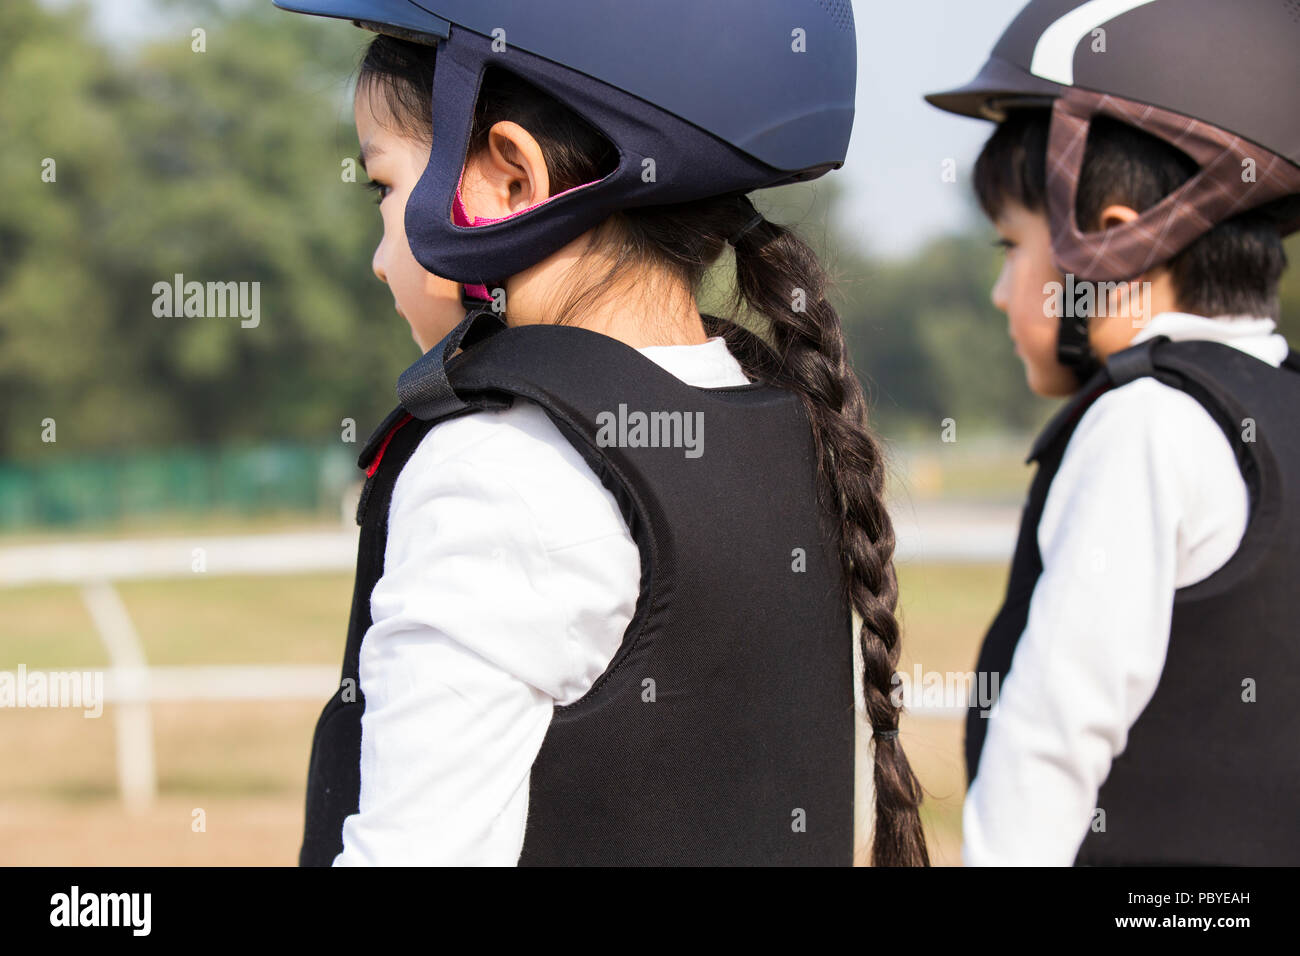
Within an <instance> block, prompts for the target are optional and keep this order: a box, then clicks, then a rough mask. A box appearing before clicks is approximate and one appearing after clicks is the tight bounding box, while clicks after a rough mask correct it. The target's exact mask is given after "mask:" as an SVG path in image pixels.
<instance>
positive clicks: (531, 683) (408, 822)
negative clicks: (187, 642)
mask: <svg viewBox="0 0 1300 956" xmlns="http://www.w3.org/2000/svg"><path fill="white" fill-rule="evenodd" d="M418 454H419V452H418V451H417V455H418ZM419 464H420V463H419V462H417V461H416V459H415V458H414V457H413V458H412V460H411V462H408V465H407V468H406V469H404V470H403V475H402V476H401V477H400V478H399V489H397V490H396V491H395V493H394V498H393V504H392V508H391V511H390V515H389V535H390V537H389V544H388V548H387V553H386V557H385V570H384V573H383V575H382V577H381V578H380V580H379V581H378V582H377V584H376V586H375V588H374V591H373V592H372V595H371V612H372V618H373V624H372V626H371V627H370V628H369V629H368V631H367V632H366V635H365V638H364V640H363V642H362V645H361V651H360V672H359V676H360V684H361V689H362V691H363V693H364V696H365V712H364V714H363V716H362V722H361V734H362V737H361V792H360V806H359V811H358V813H356V814H353V815H351V816H349V817H348V818H347V819H346V820H345V822H344V826H343V850H342V852H341V853H340V854H339V855H338V856H337V857H336V858H335V860H334V864H335V865H336V866H348V865H514V864H516V863H517V862H518V858H519V854H520V851H521V849H522V846H523V837H524V825H525V821H526V818H527V811H528V780H529V774H530V770H531V767H532V764H533V761H534V760H535V759H536V757H537V754H538V751H539V750H540V748H541V745H542V741H543V739H544V738H545V736H546V732H547V729H548V727H549V724H550V719H551V715H552V712H553V708H554V705H555V702H556V700H557V699H558V700H568V699H572V698H574V697H576V696H578V695H580V694H581V692H583V691H584V690H585V689H586V687H588V686H589V685H590V683H591V680H592V679H593V678H594V676H596V675H598V674H599V673H600V672H601V671H602V670H603V669H604V667H605V665H606V663H607V662H608V660H609V657H610V656H612V654H613V651H614V649H616V647H617V640H616V638H615V639H611V638H608V637H607V636H606V635H610V634H615V635H618V636H621V634H622V630H623V628H625V627H626V623H627V621H628V620H630V618H631V614H632V611H633V608H634V605H635V597H636V582H637V576H638V571H637V569H638V568H639V564H638V557H637V555H636V549H635V545H634V544H632V542H631V539H630V536H628V535H627V534H626V532H623V533H618V534H605V535H602V536H600V537H596V538H592V539H588V540H584V541H580V542H576V543H573V544H570V545H568V546H566V547H563V548H556V547H554V546H553V545H554V543H553V542H552V543H551V546H548V544H547V543H544V542H543V540H542V537H541V535H540V534H539V531H538V521H537V515H536V513H535V508H536V503H535V502H528V501H525V499H524V498H523V497H522V496H521V495H520V493H519V490H518V488H517V487H516V486H515V485H514V484H512V483H511V482H510V481H507V480H505V479H504V478H503V477H502V476H500V475H498V474H493V473H492V471H491V470H489V469H485V468H484V467H483V465H482V464H481V463H479V464H476V463H475V462H473V461H472V460H452V461H445V462H438V463H437V464H436V467H432V468H430V467H423V468H420V467H418V466H419ZM413 465H415V466H417V468H416V472H415V473H414V474H412V475H411V476H410V480H409V481H403V480H402V479H406V478H407V477H408V476H407V471H408V470H410V469H411V468H412V466H413ZM522 473H524V474H526V473H527V469H526V468H524V469H523V470H522ZM585 480H586V479H585V478H583V477H582V476H577V475H575V476H573V478H572V481H577V482H582V481H585ZM397 491H400V492H401V494H398V493H397ZM564 500H565V501H568V503H569V504H570V505H572V499H571V498H567V499H564ZM552 503H553V504H555V505H556V506H557V507H558V506H560V505H561V504H562V502H561V501H560V500H556V501H554V502H552ZM629 588H630V589H631V595H630V598H629V596H628V593H627V592H628V590H629ZM624 613H626V617H623V616H622V615H623V614H624ZM594 621H599V622H601V626H600V627H596V626H593V623H592V622H594ZM620 621H621V622H622V627H620V626H619V622H620ZM602 636H603V637H602ZM597 637H602V639H603V640H604V641H605V646H604V647H601V646H598V645H599V641H597V640H596V638H597ZM611 642H612V644H613V646H612V647H610V646H609V644H610V643H611Z"/></svg>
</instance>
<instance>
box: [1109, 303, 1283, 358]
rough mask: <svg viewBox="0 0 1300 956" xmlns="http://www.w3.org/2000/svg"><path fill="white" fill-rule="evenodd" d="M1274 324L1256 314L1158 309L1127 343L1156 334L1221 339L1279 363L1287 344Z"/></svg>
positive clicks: (1177, 337) (1131, 343)
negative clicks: (1221, 313)
mask: <svg viewBox="0 0 1300 956" xmlns="http://www.w3.org/2000/svg"><path fill="white" fill-rule="evenodd" d="M1276 329H1277V323H1276V322H1274V321H1273V320H1272V319H1270V318H1265V317H1263V316H1256V315H1222V316H1215V317H1214V318H1209V317H1207V316H1204V315H1194V314H1192V313H1190V312H1161V313H1159V314H1158V315H1154V316H1152V317H1151V320H1150V321H1149V322H1147V324H1146V325H1145V326H1143V328H1142V329H1141V330H1140V331H1139V332H1138V333H1137V334H1136V335H1134V336H1133V338H1132V340H1131V341H1130V342H1129V344H1130V345H1138V344H1139V343H1141V342H1145V341H1146V340H1147V339H1150V338H1153V337H1155V336H1157V335H1167V336H1168V337H1169V338H1170V339H1172V340H1173V341H1175V342H1178V341H1183V340H1186V339H1201V340H1207V341H1210V342H1221V343H1223V344H1224V345H1231V346H1232V347H1233V348H1237V349H1240V350H1241V351H1243V352H1246V353H1247V354H1249V355H1253V356H1254V357H1255V358H1257V359H1259V360H1261V361H1263V362H1268V363H1269V364H1270V365H1274V366H1277V365H1281V364H1282V362H1283V361H1284V360H1285V359H1286V357H1287V353H1288V352H1289V351H1290V346H1289V345H1288V344H1287V340H1286V338H1285V336H1283V335H1281V334H1279V333H1278V332H1277V331H1276Z"/></svg>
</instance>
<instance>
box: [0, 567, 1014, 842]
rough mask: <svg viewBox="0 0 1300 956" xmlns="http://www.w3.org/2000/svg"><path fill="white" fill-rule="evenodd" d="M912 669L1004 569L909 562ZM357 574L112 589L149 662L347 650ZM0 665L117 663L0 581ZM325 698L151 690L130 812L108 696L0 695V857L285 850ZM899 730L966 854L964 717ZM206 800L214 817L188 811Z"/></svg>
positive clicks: (51, 608)
mask: <svg viewBox="0 0 1300 956" xmlns="http://www.w3.org/2000/svg"><path fill="white" fill-rule="evenodd" d="M900 579H901V588H902V598H903V613H902V621H903V627H904V635H905V637H904V639H905V647H906V650H905V652H904V655H903V660H902V665H901V666H902V669H904V670H907V671H910V670H911V668H912V667H913V666H914V664H917V663H919V664H920V665H921V667H922V668H923V669H924V670H938V671H966V670H969V669H970V668H971V667H972V666H973V663H974V657H975V651H976V648H977V646H978V641H979V638H980V636H981V634H982V632H983V628H984V626H985V625H986V624H987V623H988V621H989V620H990V618H991V616H992V614H993V612H994V610H995V609H996V606H997V603H998V600H999V598H1000V595H1001V589H1002V587H1003V584H1004V582H1005V570H1004V569H1003V568H1001V567H984V566H943V565H926V566H909V565H905V566H903V567H901V568H900ZM351 588H352V577H351V575H350V574H346V575H345V574H324V575H297V576H291V577H278V578H263V579H255V578H221V579H220V580H211V581H207V580H202V579H194V580H190V579H181V580H173V581H166V582H161V581H160V582H151V581H141V582H127V583H124V584H122V585H120V587H119V593H120V594H121V596H122V599H123V601H124V602H125V604H126V606H127V608H128V609H129V611H130V613H131V616H132V619H133V620H134V622H135V624H136V627H137V629H138V630H139V633H140V636H141V639H142V641H143V644H144V649H145V655H146V657H147V659H148V661H149V663H150V664H154V665H194V664H254V665H255V664H259V663H277V664H319V665H326V666H338V665H339V663H340V661H341V659H342V650H343V641H344V637H345V632H346V627H347V616H348V610H349V606H350V601H351ZM0 621H3V622H4V637H3V638H0V669H13V668H15V667H17V665H18V664H19V663H23V664H25V665H26V666H27V668H28V669H29V670H35V669H57V668H78V667H97V666H101V665H103V664H105V663H106V661H105V656H104V652H103V650H102V648H101V647H100V645H99V642H98V640H97V639H96V638H95V636H94V630H93V626H92V624H91V621H90V618H89V616H88V614H87V612H86V610H85V608H84V607H83V605H82V603H81V600H80V598H79V596H78V594H77V592H76V590H75V589H73V588H68V587H40V588H25V589H20V590H12V591H0ZM322 704H323V700H322V701H320V702H301V703H299V702H257V701H252V702H222V703H213V702H195V703H158V704H155V705H154V706H153V708H152V715H153V723H154V733H155V741H156V764H157V772H158V781H159V799H158V801H157V803H156V804H155V806H154V808H153V809H152V810H151V811H149V812H148V813H146V814H144V815H142V816H138V817H133V816H130V815H128V814H127V813H126V812H125V811H124V809H123V808H122V806H121V803H120V802H119V800H118V798H117V792H116V777H115V763H114V760H115V755H114V732H113V722H112V716H111V712H110V711H108V710H106V711H105V714H104V716H103V717H101V718H100V719H86V718H84V717H83V716H82V714H81V712H80V711H76V710H73V711H68V710H62V711H61V710H53V709H49V710H35V709H29V710H19V709H12V708H7V709H4V710H0V722H3V723H2V725H0V726H2V727H3V731H2V732H0V766H4V767H6V768H10V771H11V772H8V773H6V774H4V775H3V776H2V777H0V864H10V865H12V864H32V865H46V864H73V865H105V864H124V865H135V864H160V865H188V864H247V865H292V864H294V863H295V862H296V856H297V849H298V843H299V839H300V835H301V826H302V808H303V800H304V789H305V782H306V771H307V757H308V751H309V748H310V744H311V734H312V729H313V727H314V724H315V720H316V716H317V714H318V713H319V710H320V707H321V705H322ZM902 728H903V729H902V733H901V735H900V739H901V741H902V742H903V745H904V747H905V749H906V751H907V753H908V755H909V758H910V759H911V760H912V762H913V764H914V766H915V767H916V769H917V773H918V775H919V776H920V778H921V781H922V783H923V785H924V786H925V789H926V791H927V801H926V805H925V807H924V819H925V823H926V828H927V832H928V835H929V842H930V847H931V853H932V855H933V858H934V860H935V862H936V863H938V864H955V863H958V862H959V860H960V846H961V802H962V796H963V791H964V775H963V767H962V759H961V735H962V728H961V726H960V723H959V722H958V721H954V720H945V719H933V718H919V717H918V718H905V719H904V722H903V725H902ZM197 810H201V811H202V816H203V818H204V821H205V828H204V829H203V830H202V831H201V832H196V831H195V829H194V827H193V826H192V821H193V820H194V818H195V812H196V811H197Z"/></svg>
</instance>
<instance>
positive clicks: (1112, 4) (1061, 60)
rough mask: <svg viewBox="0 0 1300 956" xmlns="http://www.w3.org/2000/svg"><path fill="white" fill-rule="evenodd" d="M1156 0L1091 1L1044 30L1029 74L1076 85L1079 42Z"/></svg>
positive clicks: (1035, 49)
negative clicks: (1103, 25) (1122, 14)
mask: <svg viewBox="0 0 1300 956" xmlns="http://www.w3.org/2000/svg"><path fill="white" fill-rule="evenodd" d="M1151 2H1153V0H1088V2H1087V3H1085V4H1083V5H1082V6H1079V7H1075V8H1074V9H1073V10H1071V11H1070V12H1069V13H1067V14H1066V15H1065V16H1063V17H1061V19H1059V20H1057V21H1056V22H1055V23H1053V24H1052V25H1051V26H1050V27H1048V28H1047V29H1046V30H1044V31H1043V35H1042V36H1040V37H1039V38H1038V44H1037V46H1035V47H1034V59H1033V62H1032V63H1030V65H1029V72H1030V73H1033V74H1034V75H1035V76H1041V77H1042V78H1043V79H1045V80H1051V81H1053V82H1055V83H1061V84H1064V85H1065V86H1073V85H1074V51H1075V50H1076V49H1077V48H1078V46H1079V41H1081V40H1082V39H1083V38H1084V37H1086V36H1088V34H1090V33H1092V31H1093V30H1095V29H1097V27H1099V26H1101V25H1102V24H1103V23H1105V22H1107V21H1108V20H1113V19H1115V17H1117V16H1119V15H1120V14H1121V13H1128V12H1129V11H1130V10H1136V9H1137V8H1138V7H1144V6H1146V5H1147V4H1148V3H1151Z"/></svg>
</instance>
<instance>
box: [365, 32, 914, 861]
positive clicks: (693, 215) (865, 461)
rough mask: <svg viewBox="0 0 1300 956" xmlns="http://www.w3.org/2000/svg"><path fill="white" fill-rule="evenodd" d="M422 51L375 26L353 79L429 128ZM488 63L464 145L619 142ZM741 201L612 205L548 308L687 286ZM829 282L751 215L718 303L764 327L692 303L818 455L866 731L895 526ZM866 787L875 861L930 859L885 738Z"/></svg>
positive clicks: (888, 615) (908, 772) (885, 707)
mask: <svg viewBox="0 0 1300 956" xmlns="http://www.w3.org/2000/svg"><path fill="white" fill-rule="evenodd" d="M432 60H433V50H432V48H430V47H420V46H417V45H415V44H410V43H406V42H404V41H401V40H394V39H392V38H389V37H386V36H382V35H381V36H378V37H376V38H375V40H374V41H373V42H372V43H371V44H370V48H369V50H368V52H367V54H366V57H365V59H364V61H363V62H362V64H361V70H360V74H359V78H358V88H359V89H360V88H361V86H362V84H371V83H374V82H375V81H376V80H381V81H382V86H381V88H382V90H383V91H384V93H385V96H386V97H387V98H386V103H387V105H388V106H389V108H390V109H391V110H392V112H393V115H394V117H395V118H396V119H397V121H398V122H400V123H402V124H408V123H409V124H410V125H409V128H410V129H411V130H412V131H421V132H422V135H425V136H426V137H427V135H428V132H427V130H428V123H427V122H426V121H427V120H428V118H429V117H430V116H431V113H432V104H431V102H430V97H431V95H432V84H431V78H432ZM492 72H495V73H496V75H495V76H491V77H487V76H485V79H484V87H483V90H482V92H481V94H480V99H479V103H478V105H477V107H476V109H475V118H474V127H473V129H472V131H471V137H470V147H469V149H470V153H471V155H472V154H473V151H474V150H475V149H476V148H478V147H480V146H481V145H482V144H483V143H484V142H485V140H486V136H487V132H488V130H489V129H490V128H491V127H492V125H493V124H494V123H497V122H500V121H502V120H513V121H514V122H517V123H519V124H520V125H521V126H523V127H524V128H525V129H527V130H528V131H529V132H530V133H532V134H533V135H534V136H535V137H536V138H537V140H538V142H539V144H540V145H541V147H542V151H543V154H544V156H545V159H546V163H547V171H548V174H549V175H550V177H551V183H552V192H553V193H555V192H559V191H561V190H564V189H569V188H572V187H574V186H579V185H582V184H584V183H588V182H591V181H592V180H595V179H598V178H600V177H602V176H603V175H606V174H607V173H608V172H610V171H612V170H613V169H614V168H615V166H616V160H617V153H616V151H615V150H614V148H613V146H612V144H610V143H609V142H608V141H607V140H605V138H604V137H603V136H601V135H600V133H599V132H598V131H596V130H595V129H593V128H592V127H591V126H590V125H589V124H587V123H586V122H584V121H583V120H582V119H581V118H580V117H577V116H576V115H575V114H573V113H572V112H571V111H569V110H568V109H567V108H566V107H564V106H563V105H562V104H559V103H557V102H555V101H554V100H553V99H552V98H550V97H548V96H547V95H545V94H544V93H542V92H540V91H537V90H535V89H534V88H533V87H532V86H531V84H528V83H527V82H526V81H524V80H522V79H521V78H519V77H516V76H515V75H514V74H512V73H509V72H508V71H506V70H504V69H497V70H495V71H492V70H490V71H489V73H492ZM563 114H568V115H567V116H565V115H563ZM751 215H752V213H751V212H750V211H749V209H748V208H746V207H745V206H744V205H743V204H742V203H740V202H739V201H738V196H736V195H729V196H715V197H709V198H706V199H701V200H697V201H694V202H689V203H678V204H673V205H664V206H650V207H639V208H634V209H626V210H621V211H619V212H616V213H614V214H613V215H611V216H610V217H609V218H608V219H606V220H605V221H604V222H603V223H601V224H600V225H599V226H598V227H596V228H595V229H594V230H592V237H591V246H589V249H599V250H600V251H602V252H605V253H608V254H609V258H610V259H611V265H610V266H609V268H608V269H607V270H606V272H605V273H604V275H602V276H600V277H599V278H598V279H596V280H595V281H588V282H585V283H573V285H574V287H575V288H574V289H573V291H572V292H571V294H570V295H569V297H568V299H567V300H566V302H565V304H564V306H563V308H561V309H560V310H559V312H558V315H559V321H560V322H568V321H570V320H571V318H572V317H573V316H574V315H575V313H576V314H581V309H582V307H583V306H584V305H589V304H590V303H591V302H592V300H593V299H594V298H596V296H597V295H604V294H611V293H612V292H613V291H615V289H616V287H618V289H619V290H620V291H621V288H623V287H626V286H627V285H630V282H629V274H633V273H635V271H636V270H637V269H643V268H653V269H659V270H663V271H665V272H666V273H667V274H669V275H671V276H672V277H674V278H675V279H676V280H678V281H679V282H680V283H681V285H682V286H683V287H684V288H687V289H689V290H691V292H692V294H696V293H697V292H698V291H699V289H700V288H701V285H702V282H703V279H704V276H705V273H706V272H707V270H708V269H709V267H710V266H711V265H712V264H713V263H714V262H715V261H716V260H717V259H718V258H719V257H720V256H721V255H722V253H723V252H724V251H725V249H726V246H727V241H726V237H727V236H730V235H732V234H734V233H735V232H737V231H738V230H739V229H740V227H742V226H744V225H745V224H746V223H747V222H748V221H749V219H750V217H751ZM584 278H586V277H584ZM634 279H635V276H634V275H633V281H634ZM828 285H829V277H828V275H827V273H826V272H825V270H824V269H823V267H822V266H821V264H820V263H819V262H818V260H817V256H816V254H815V253H814V252H813V250H812V249H811V248H810V247H809V246H808V245H807V244H806V243H805V242H804V241H803V240H801V239H800V238H799V237H798V236H797V235H796V234H795V233H794V232H792V231H790V230H788V229H786V228H785V227H783V226H781V225H779V224H777V223H774V222H769V221H767V220H762V221H761V222H760V223H759V224H758V225H757V226H755V227H754V228H753V229H751V230H750V231H749V232H748V233H746V234H745V235H744V236H743V237H742V238H741V239H740V241H739V244H738V246H737V247H736V288H735V291H734V294H733V296H732V300H731V303H730V304H731V305H732V306H734V308H735V310H736V311H737V312H739V310H740V307H741V306H742V304H743V303H746V302H747V303H748V304H749V306H750V307H751V308H752V309H753V310H754V311H755V312H757V313H758V314H759V315H760V316H761V317H762V319H763V320H765V322H766V330H765V335H763V336H760V335H759V334H758V333H756V332H754V331H750V330H749V329H748V328H746V327H745V326H744V325H741V324H740V323H739V321H731V320H728V319H725V318H718V317H715V316H711V315H709V316H705V317H704V325H705V331H706V332H707V333H708V334H709V335H710V336H722V337H723V338H724V339H725V340H726V343H727V346H728V348H729V349H730V350H731V352H732V354H734V355H735V356H736V358H737V360H738V361H739V362H740V364H741V366H742V368H743V369H744V371H745V373H746V375H748V376H749V377H750V378H752V379H758V380H761V381H765V382H769V383H772V384H775V385H778V386H781V387H785V388H788V389H790V390H791V391H793V392H795V393H796V394H797V395H798V396H799V397H800V399H801V400H802V402H803V405H804V407H805V409H806V410H807V413H808V416H809V419H810V421H811V423H812V433H813V442H814V446H815V448H816V453H817V458H818V463H819V480H818V496H819V501H820V504H821V506H822V507H823V508H824V509H826V510H827V511H828V512H829V513H830V514H831V515H832V516H833V518H832V520H833V522H834V524H835V526H837V527H838V528H839V539H840V543H841V549H840V553H841V561H842V564H843V568H844V577H845V594H844V598H845V601H846V603H850V604H851V606H852V607H853V608H854V609H855V610H856V611H857V612H858V613H859V614H860V615H861V617H862V621H863V627H862V630H861V632H860V634H859V640H860V643H861V646H862V654H863V661H864V664H865V670H864V678H863V685H864V687H863V691H864V699H865V702H866V707H867V714H868V718H869V720H870V722H871V725H872V727H873V728H874V729H875V730H876V731H885V730H893V729H895V728H896V727H897V724H898V710H897V708H895V707H894V705H893V704H892V702H891V700H890V692H891V690H892V689H893V683H892V681H893V675H894V672H895V670H896V668H897V665H898V659H899V654H900V650H901V646H900V642H899V628H898V622H897V620H896V618H895V614H894V612H895V608H896V607H897V604H898V583H897V579H896V577H895V573H894V565H893V553H894V531H893V525H892V523H891V521H890V518H889V514H888V512H887V511H886V509H885V504H884V500H883V495H882V492H883V482H884V472H885V466H884V461H883V456H882V453H881V448H880V445H879V443H878V442H877V440H876V438H875V437H874V436H873V435H872V433H871V431H870V430H869V429H868V427H867V406H866V400H865V398H864V396H863V391H862V386H861V383H860V382H859V381H858V378H857V376H856V375H855V373H854V371H853V368H852V366H851V364H850V361H849V354H848V350H847V348H846V346H845V342H844V335H843V330H842V329H841V327H840V320H839V316H838V315H837V314H836V313H835V310H834V309H833V308H832V307H831V305H830V303H829V302H828V301H827V299H826V293H827V288H828ZM795 290H802V291H803V293H804V297H803V298H804V304H805V305H806V308H805V309H804V310H802V311H796V310H795V309H794V308H792V302H793V301H794V299H795ZM769 340H770V342H771V344H770V345H769ZM875 791H876V824H875V838H874V843H873V852H872V859H873V862H874V863H875V865H878V866H883V865H928V864H929V855H928V853H927V852H926V847H925V837H924V834H923V832H922V827H921V821H920V813H919V808H920V803H921V799H922V790H921V785H920V782H919V781H918V780H917V778H916V774H915V773H914V772H913V770H912V768H911V766H910V765H909V764H908V761H907V757H906V755H905V754H904V753H903V748H902V746H901V745H900V744H899V743H898V741H897V739H896V738H886V739H878V740H877V742H876V762H875Z"/></svg>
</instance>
